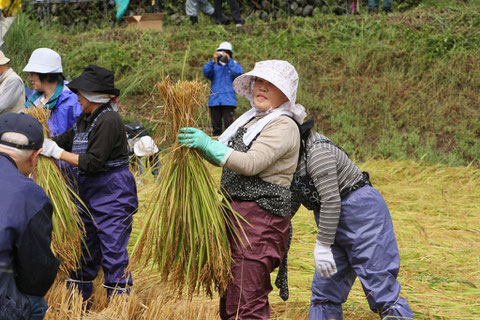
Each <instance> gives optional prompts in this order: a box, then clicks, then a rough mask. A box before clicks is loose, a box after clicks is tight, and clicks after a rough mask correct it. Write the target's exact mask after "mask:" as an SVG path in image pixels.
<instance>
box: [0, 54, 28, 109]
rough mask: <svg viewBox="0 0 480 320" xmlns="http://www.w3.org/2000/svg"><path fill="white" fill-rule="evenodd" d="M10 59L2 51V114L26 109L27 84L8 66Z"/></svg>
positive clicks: (0, 61) (0, 107)
mask: <svg viewBox="0 0 480 320" xmlns="http://www.w3.org/2000/svg"><path fill="white" fill-rule="evenodd" d="M9 62H10V59H9V58H7V57H5V54H4V53H3V52H2V51H0V115H2V114H4V113H7V112H17V113H18V112H20V111H22V110H23V109H24V106H23V104H24V103H25V86H24V85H23V81H22V78H20V77H19V76H18V74H16V73H15V71H13V69H12V68H10V67H9V66H8V63H9Z"/></svg>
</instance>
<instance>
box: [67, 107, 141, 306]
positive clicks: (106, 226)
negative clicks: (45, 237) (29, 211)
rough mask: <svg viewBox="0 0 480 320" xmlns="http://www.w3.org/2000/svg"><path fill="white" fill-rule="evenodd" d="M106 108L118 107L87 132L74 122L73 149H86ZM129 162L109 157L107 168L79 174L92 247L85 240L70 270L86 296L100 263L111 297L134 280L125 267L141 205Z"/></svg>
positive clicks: (80, 152) (85, 221)
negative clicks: (77, 261) (78, 260)
mask: <svg viewBox="0 0 480 320" xmlns="http://www.w3.org/2000/svg"><path fill="white" fill-rule="evenodd" d="M106 112H115V111H113V109H112V108H110V107H108V108H106V109H105V110H103V111H102V112H101V113H100V114H99V115H98V116H97V117H96V118H95V119H94V120H93V122H92V123H91V125H90V127H89V128H88V129H87V131H86V132H83V133H80V132H78V128H77V125H75V126H74V132H75V136H74V138H73V146H72V152H73V153H75V154H84V153H86V151H87V146H88V137H89V135H90V132H91V131H92V129H93V128H94V126H95V124H96V122H97V120H98V118H100V117H101V116H102V114H104V113H106ZM128 164H129V160H128V157H126V158H125V159H119V160H113V161H107V162H105V165H104V166H105V169H106V171H101V172H98V173H95V174H90V175H88V174H84V173H82V172H79V175H78V189H79V195H80V198H81V199H82V201H83V202H84V203H85V205H86V206H87V208H88V210H89V211H90V214H91V217H90V216H89V214H88V213H84V212H83V213H82V212H81V210H80V212H81V217H82V220H83V223H84V224H85V229H86V236H85V243H86V246H87V248H88V251H87V248H85V245H84V244H83V243H82V254H83V257H82V259H81V266H80V268H79V269H78V270H77V271H75V272H72V273H71V274H70V277H71V279H69V280H68V281H69V282H70V283H75V284H76V285H77V286H78V288H79V290H80V291H81V292H82V295H83V298H84V300H86V299H88V298H89V297H90V296H91V294H92V290H93V283H92V281H93V280H94V279H95V277H96V276H97V274H98V271H99V270H100V266H102V268H103V273H104V276H105V282H104V287H105V288H106V289H107V295H108V296H109V297H110V296H111V294H112V293H128V287H129V286H131V285H132V284H133V282H132V277H131V275H130V274H125V269H126V268H127V266H128V252H127V244H128V240H129V238H130V233H131V231H132V221H133V219H132V215H133V214H134V213H135V212H136V210H137V208H138V199H137V187H136V184H135V179H134V177H133V175H132V174H131V172H130V171H129V169H128ZM92 218H93V220H92Z"/></svg>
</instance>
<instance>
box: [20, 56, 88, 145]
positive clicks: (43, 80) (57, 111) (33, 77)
mask: <svg viewBox="0 0 480 320" xmlns="http://www.w3.org/2000/svg"><path fill="white" fill-rule="evenodd" d="M23 72H28V73H29V78H30V84H31V85H32V87H33V89H34V90H35V91H34V92H33V94H32V95H31V96H30V97H28V100H27V102H26V103H25V107H27V108H29V107H37V106H43V107H45V108H47V109H49V110H50V111H51V114H50V118H49V119H48V128H49V129H50V131H51V133H52V136H58V135H60V134H62V133H64V132H65V131H67V130H68V129H70V128H71V127H72V126H73V125H74V124H75V121H76V120H77V118H78V117H79V116H80V114H81V113H82V108H81V107H80V104H79V103H78V99H77V95H76V94H75V93H73V92H72V91H71V90H70V89H69V88H68V86H67V85H66V83H65V78H64V76H63V67H62V58H61V57H60V55H59V54H58V53H57V52H55V51H53V50H52V49H48V48H39V49H35V50H34V51H33V52H32V55H31V56H30V59H29V60H28V63H27V65H26V66H25V68H23Z"/></svg>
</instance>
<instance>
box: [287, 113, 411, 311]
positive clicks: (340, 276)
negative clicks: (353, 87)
mask: <svg viewBox="0 0 480 320" xmlns="http://www.w3.org/2000/svg"><path fill="white" fill-rule="evenodd" d="M312 127H313V121H312V120H309V121H307V122H305V123H304V124H303V125H302V126H300V128H301V148H300V156H299V162H298V166H297V170H296V172H295V174H294V178H293V182H292V186H291V190H292V216H293V215H294V214H295V212H296V211H297V210H298V208H299V207H300V204H303V205H304V206H305V207H306V208H307V209H309V210H313V213H314V216H315V222H316V223H317V226H318V234H317V238H316V245H315V249H314V260H315V274H314V278H313V283H312V297H311V300H310V301H311V305H310V314H309V319H311V320H312V319H314V320H323V319H329V320H331V319H336V320H338V319H343V315H342V303H344V302H345V301H346V300H347V297H348V294H349V292H350V290H351V288H352V285H353V283H354V281H355V278H356V277H357V276H358V277H359V279H360V281H361V283H362V286H363V290H364V292H365V296H366V297H367V300H368V303H369V305H370V309H371V310H372V311H374V312H377V313H379V314H380V317H381V319H413V313H412V310H411V309H410V306H409V305H408V302H407V301H406V300H405V299H404V298H401V297H400V296H399V294H400V289H401V286H400V283H399V282H398V281H397V275H398V271H399V269H400V255H399V252H398V247H397V242H396V239H395V234H394V231H393V225H392V219H391V217H390V213H389V211H388V208H387V204H386V203H385V201H384V199H383V197H382V196H381V194H380V193H379V192H378V191H377V190H376V189H375V188H373V187H372V184H371V183H370V180H369V175H368V173H367V172H362V171H360V169H359V168H358V167H357V166H356V165H355V164H354V163H353V162H352V161H351V160H350V158H349V157H348V154H347V153H346V152H345V151H344V150H343V149H342V148H341V147H339V146H337V145H336V144H335V143H333V142H332V141H331V140H330V139H328V138H327V137H325V136H323V135H321V134H319V133H317V132H314V131H312V130H311V129H312Z"/></svg>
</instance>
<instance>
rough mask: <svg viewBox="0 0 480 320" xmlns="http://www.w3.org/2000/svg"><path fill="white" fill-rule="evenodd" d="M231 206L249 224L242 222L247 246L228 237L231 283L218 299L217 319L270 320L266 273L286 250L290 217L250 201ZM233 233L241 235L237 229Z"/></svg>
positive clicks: (235, 203) (267, 275) (270, 270)
mask: <svg viewBox="0 0 480 320" xmlns="http://www.w3.org/2000/svg"><path fill="white" fill-rule="evenodd" d="M231 205H232V208H233V209H234V210H235V211H237V212H238V213H240V214H241V215H242V216H243V217H244V218H245V219H246V220H247V221H248V222H249V223H250V225H248V224H246V223H242V227H243V229H244V231H245V233H246V234H247V237H248V240H249V241H250V244H247V241H246V240H245V239H244V237H243V236H242V238H243V242H244V244H245V245H246V247H243V246H242V245H241V244H240V243H235V242H234V241H233V238H231V237H230V246H231V249H232V257H233V259H234V260H235V262H233V263H232V273H233V281H232V282H231V283H230V284H229V285H228V287H227V291H226V293H225V295H224V296H223V297H222V298H221V299H220V317H221V318H222V319H223V320H226V319H270V306H269V304H268V294H269V293H270V291H272V285H271V282H270V273H271V272H272V271H273V270H274V269H275V268H276V267H278V266H279V265H280V263H281V262H282V259H283V256H284V255H285V253H286V251H287V245H288V234H289V228H290V218H281V217H279V216H276V215H274V214H272V213H270V212H268V211H266V210H264V209H262V208H260V207H259V206H258V205H257V204H256V203H255V202H253V201H233V202H232V203H231ZM237 232H238V233H239V234H241V232H240V231H239V230H238V227H237ZM237 242H238V241H237ZM237 311H238V314H237Z"/></svg>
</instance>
